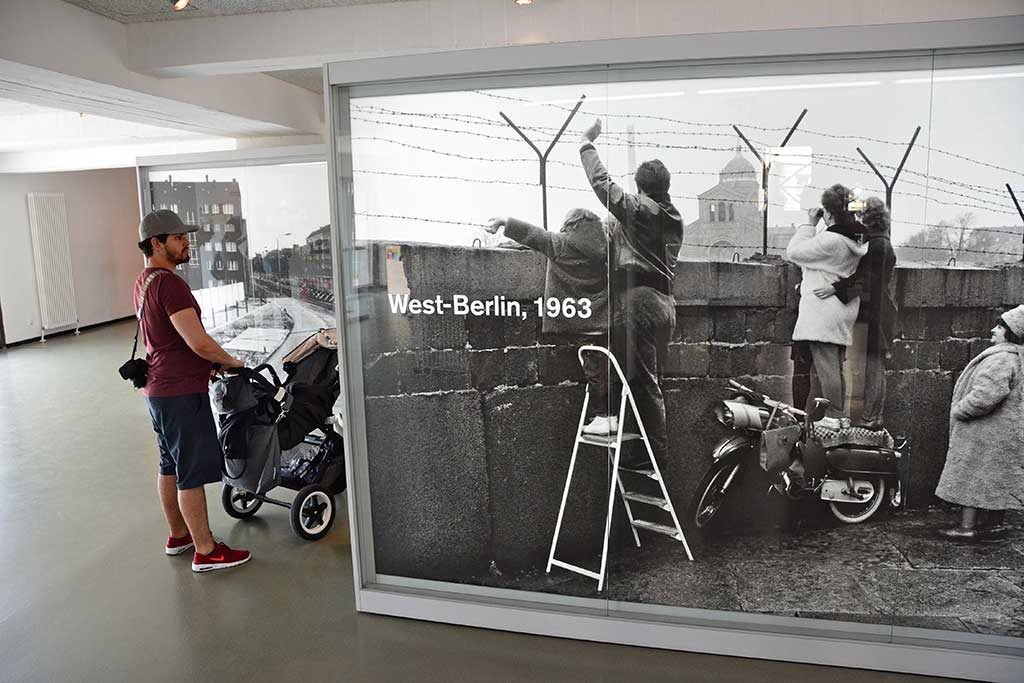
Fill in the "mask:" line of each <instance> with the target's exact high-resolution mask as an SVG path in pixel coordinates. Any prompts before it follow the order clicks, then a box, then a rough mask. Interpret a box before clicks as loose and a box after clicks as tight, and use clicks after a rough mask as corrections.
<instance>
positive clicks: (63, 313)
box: [28, 192, 78, 341]
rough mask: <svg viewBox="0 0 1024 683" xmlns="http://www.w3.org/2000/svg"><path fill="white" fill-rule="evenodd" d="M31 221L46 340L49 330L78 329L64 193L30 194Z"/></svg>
mask: <svg viewBox="0 0 1024 683" xmlns="http://www.w3.org/2000/svg"><path fill="white" fill-rule="evenodd" d="M28 218H29V226H30V228H31V230H32V255H33V256H34V258H35V266H36V289H37V290H38V292H39V315H40V320H41V327H42V336H43V339H44V341H45V338H46V332H47V331H50V330H56V329H60V328H63V327H70V326H72V325H74V326H75V327H77V326H78V305H77V303H76V301H75V279H74V276H73V274H72V271H71V235H70V232H69V230H68V212H67V207H66V205H65V204H64V195H63V193H50V192H29V193H28Z"/></svg>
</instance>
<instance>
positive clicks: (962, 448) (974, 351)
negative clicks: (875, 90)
mask: <svg viewBox="0 0 1024 683" xmlns="http://www.w3.org/2000/svg"><path fill="white" fill-rule="evenodd" d="M982 59H983V60H984V63H987V64H990V66H983V65H979V61H981V60H982ZM1022 66H1024V53H1021V52H1016V53H1002V54H998V53H990V54H987V55H956V56H947V57H938V58H937V59H936V69H935V71H934V72H933V73H931V74H924V75H922V76H920V77H918V76H914V77H908V78H905V79H902V80H901V81H900V82H899V87H901V88H903V89H905V90H907V91H913V92H916V93H917V95H918V96H919V97H929V98H930V99H931V100H932V101H933V103H934V105H933V108H932V120H931V131H930V135H929V137H928V138H925V141H926V144H927V145H928V147H927V148H926V149H927V151H928V152H929V153H928V156H927V158H926V159H920V160H919V161H918V162H917V163H911V162H908V167H911V166H912V167H916V168H917V169H918V170H923V169H926V170H927V175H926V176H925V177H924V178H923V179H922V178H921V177H915V176H913V175H911V176H910V178H909V179H910V180H916V181H923V182H926V183H927V188H926V189H924V190H921V189H920V188H918V187H915V186H914V185H911V184H908V185H903V183H904V180H902V179H901V180H900V181H899V182H900V185H902V186H903V188H902V189H903V190H904V191H914V192H920V193H922V194H926V195H927V218H926V219H925V220H924V221H922V222H923V223H924V224H925V225H922V226H915V227H916V229H915V230H914V231H913V232H912V233H911V234H909V235H908V236H907V237H906V238H905V240H904V241H903V244H904V245H905V246H903V247H901V248H898V249H897V252H898V253H899V255H900V258H901V261H904V260H905V261H910V260H914V261H917V265H918V267H916V268H914V269H913V270H912V271H907V272H905V273H904V275H906V276H907V277H904V278H902V282H901V283H900V291H901V292H902V301H901V306H902V308H901V311H900V322H901V327H902V339H901V341H900V344H899V345H898V346H897V354H896V358H897V361H898V363H899V364H898V368H899V369H900V372H899V373H898V375H897V377H898V379H897V381H896V384H897V386H898V388H897V390H896V392H895V394H894V392H893V390H890V395H895V396H899V397H901V398H898V399H897V403H898V405H900V406H901V407H902V409H903V410H906V411H907V419H908V423H907V427H908V432H907V433H908V435H909V436H910V437H911V443H910V450H911V452H912V458H911V459H910V467H909V480H910V486H909V487H908V489H907V491H906V504H907V508H908V510H907V512H906V513H904V514H903V515H899V516H897V517H896V518H895V519H896V520H897V522H896V523H895V524H894V529H893V531H894V534H895V535H894V536H893V539H894V542H895V544H896V545H897V547H898V548H899V550H900V552H901V554H902V555H903V556H904V557H905V560H906V561H905V563H904V564H903V565H902V566H901V567H900V570H899V572H898V574H899V586H900V590H899V594H898V600H897V602H896V611H897V620H896V623H897V624H898V625H900V626H901V627H907V628H901V629H898V631H897V635H898V636H918V637H919V636H920V635H922V634H921V633H920V632H919V631H916V630H915V629H919V628H927V629H941V630H944V631H947V632H950V633H945V634H940V633H937V632H934V631H933V632H931V633H927V634H925V635H928V636H929V637H938V638H949V639H950V640H954V641H957V642H964V641H969V640H970V639H971V638H972V637H973V636H971V635H968V634H987V635H995V636H1015V637H1018V638H1019V637H1020V636H1021V635H1024V620H1022V615H1021V611H1020V605H1021V598H1022V597H1024V584H1022V582H1021V576H1022V573H1021V572H1022V569H1024V553H1022V552H1021V551H1022V549H1024V542H1022V538H1024V537H1022V535H1021V532H1020V525H1021V523H1022V521H1024V520H1022V518H1021V516H1020V514H1021V513H1020V508H1021V507H1022V505H1021V501H1020V493H1021V486H1022V485H1024V481H1022V480H1021V478H1020V476H1019V472H1020V468H1019V463H1020V455H1021V453H1022V452H1024V442H1022V441H1021V437H1020V433H1021V432H1020V424H1021V418H1022V415H1021V407H1020V406H1021V402H1020V399H1019V396H1020V392H1021V391H1022V389H1021V386H1022V382H1024V379H1022V378H1021V376H1020V371H1019V369H1018V370H1016V371H1015V372H1014V373H1010V374H1007V368H1013V367H1017V368H1019V365H1016V361H1017V359H1019V356H1017V355H1016V354H1014V353H1012V351H1014V350H1017V351H1019V349H1020V347H1019V346H1015V345H1002V346H999V345H997V344H996V343H995V342H997V341H1002V338H1001V337H1000V338H999V339H996V338H995V337H994V334H1002V333H1001V332H1000V333H995V331H994V328H995V326H996V322H997V320H998V318H999V316H1000V314H1001V313H1003V312H1004V311H1006V310H1009V309H1012V308H1014V307H1015V306H1018V305H1020V304H1021V303H1022V302H1024V287H1022V284H1021V280H1020V271H1021V269H1020V267H1019V265H1015V266H1014V267H1012V268H1006V266H1007V265H1010V264H1017V262H1019V261H1020V259H1021V256H1022V245H1024V238H1022V234H1024V226H1022V223H1021V218H1020V216H1019V215H1018V213H1017V209H1016V207H1015V206H1014V203H1013V200H1012V198H1011V196H1010V193H1009V191H1008V190H1007V185H1009V186H1010V187H1011V188H1013V189H1014V191H1015V192H1016V193H1017V198H1018V199H1020V198H1021V191H1020V187H1022V176H1024V169H1022V168H1021V166H1020V160H1019V156H1020V155H1019V150H1020V149H1021V148H1022V147H1024V134H1022V132H1021V130H1020V129H1019V126H1017V125H1015V123H1014V121H1013V119H1012V117H1007V116H1005V115H1004V112H1007V111H1013V110H1014V109H1015V108H1016V109H1019V107H1020V106H1021V105H1022V104H1024V90H1022V89H1021V77H1022V76H1024V68H1022ZM926 163H927V165H926ZM922 167H923V168H922ZM894 201H895V202H896V203H897V206H898V205H899V203H902V202H903V201H904V200H903V198H902V196H901V194H900V188H899V186H898V187H897V192H896V198H895V200H894ZM994 347H995V348H994ZM1008 351H1009V352H1008ZM986 377H989V378H991V377H999V378H1001V379H999V380H996V384H995V386H1000V387H1001V388H1000V389H996V390H995V392H994V393H991V394H990V393H988V392H987V391H986V382H987V379H986ZM1006 392H1009V393H1008V394H1007V393H1006ZM1004 394H1006V395H1005V396H1004ZM989 430H991V433H993V434H995V433H1005V435H1006V437H1007V440H1005V441H1004V440H1002V439H999V438H987V437H985V436H983V434H987V433H989ZM1004 430H1005V431H1004ZM951 531H952V532H954V534H955V535H954V536H943V535H940V534H942V532H947V533H948V532H951ZM1017 642H1018V643H1019V641H1017Z"/></svg>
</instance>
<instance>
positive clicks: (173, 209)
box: [171, 204, 178, 213]
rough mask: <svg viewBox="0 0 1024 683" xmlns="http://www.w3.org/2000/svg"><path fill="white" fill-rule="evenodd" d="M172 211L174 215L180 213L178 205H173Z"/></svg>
mask: <svg viewBox="0 0 1024 683" xmlns="http://www.w3.org/2000/svg"><path fill="white" fill-rule="evenodd" d="M171 211H173V212H174V213H178V205H177V204H171Z"/></svg>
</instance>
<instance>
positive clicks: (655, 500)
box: [625, 491, 669, 510]
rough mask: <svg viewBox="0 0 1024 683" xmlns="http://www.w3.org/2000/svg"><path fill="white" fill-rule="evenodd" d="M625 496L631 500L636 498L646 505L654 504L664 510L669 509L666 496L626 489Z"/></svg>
mask: <svg viewBox="0 0 1024 683" xmlns="http://www.w3.org/2000/svg"><path fill="white" fill-rule="evenodd" d="M625 496H626V498H628V499H629V500H635V501H636V502H638V503H643V504H644V505H653V506H654V507H656V508H661V509H662V510H668V509H669V504H668V501H667V500H665V499H664V498H659V497H657V496H648V495H647V494H645V493H636V492H634V491H626V493H625Z"/></svg>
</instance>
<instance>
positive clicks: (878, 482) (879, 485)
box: [828, 477, 886, 524]
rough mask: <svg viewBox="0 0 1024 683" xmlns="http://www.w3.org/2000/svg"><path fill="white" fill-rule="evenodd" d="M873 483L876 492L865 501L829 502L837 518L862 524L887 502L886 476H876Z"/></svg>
mask: <svg viewBox="0 0 1024 683" xmlns="http://www.w3.org/2000/svg"><path fill="white" fill-rule="evenodd" d="M871 485H872V486H873V487H874V489H875V492H874V494H873V495H872V496H871V498H869V499H868V500H866V501H864V502H863V503H829V504H828V507H829V509H830V510H832V514H833V515H834V516H835V518H836V519H838V520H839V521H840V522H843V523H845V524H860V523H861V522H866V521H868V520H869V519H871V517H873V516H874V514H875V513H876V512H878V509H879V508H880V507H882V503H883V502H885V497H886V496H885V490H886V487H885V478H884V477H876V478H875V479H873V480H872V481H871Z"/></svg>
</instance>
